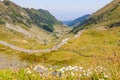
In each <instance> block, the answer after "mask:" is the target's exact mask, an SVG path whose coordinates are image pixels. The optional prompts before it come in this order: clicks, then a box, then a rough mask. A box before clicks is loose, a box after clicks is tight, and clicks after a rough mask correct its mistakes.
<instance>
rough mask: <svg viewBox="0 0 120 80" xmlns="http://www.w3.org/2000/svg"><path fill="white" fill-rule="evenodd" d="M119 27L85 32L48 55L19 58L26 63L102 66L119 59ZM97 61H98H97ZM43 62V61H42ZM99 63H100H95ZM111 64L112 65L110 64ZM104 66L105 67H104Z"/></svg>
mask: <svg viewBox="0 0 120 80" xmlns="http://www.w3.org/2000/svg"><path fill="white" fill-rule="evenodd" d="M119 31H120V27H116V28H112V29H108V30H96V29H91V30H86V31H84V32H83V34H82V35H81V36H80V37H79V38H78V39H72V40H70V41H69V42H68V43H66V44H65V45H64V46H62V47H61V48H60V49H58V50H56V51H52V52H49V53H44V54H42V55H41V54H40V55H39V56H37V57H36V58H35V56H34V55H30V56H31V57H28V55H24V56H21V58H22V59H23V60H24V59H25V60H28V61H33V60H34V59H35V60H36V61H37V60H38V61H37V62H41V59H42V61H43V60H44V59H45V63H46V64H53V65H82V66H86V67H87V66H94V65H103V64H105V63H106V62H107V60H108V61H110V62H111V60H114V62H115V63H116V62H117V61H119V58H120V41H119V40H120V32H119ZM97 59H98V60H97ZM43 62H44V61H43ZM97 62H100V63H97ZM110 64H112V63H110ZM104 66H106V65H104Z"/></svg>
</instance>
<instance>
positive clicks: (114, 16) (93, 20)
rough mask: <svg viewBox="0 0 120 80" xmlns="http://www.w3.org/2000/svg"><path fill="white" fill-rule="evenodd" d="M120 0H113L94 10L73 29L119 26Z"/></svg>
mask: <svg viewBox="0 0 120 80" xmlns="http://www.w3.org/2000/svg"><path fill="white" fill-rule="evenodd" d="M119 10H120V0H113V1H112V2H111V3H109V4H108V5H106V6H105V7H103V8H102V9H100V10H98V11H97V12H95V13H94V14H93V15H91V16H90V18H89V19H88V20H86V21H85V22H84V23H83V24H81V25H78V26H76V27H75V28H74V29H73V31H74V32H76V31H79V30H80V29H88V28H96V27H105V28H112V27H117V26H120V11H119Z"/></svg>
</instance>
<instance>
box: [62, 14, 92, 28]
mask: <svg viewBox="0 0 120 80" xmlns="http://www.w3.org/2000/svg"><path fill="white" fill-rule="evenodd" d="M89 16H90V14H86V15H84V16H82V17H79V18H77V19H75V20H71V21H62V22H63V24H65V25H67V26H76V25H77V24H80V23H83V22H84V21H85V20H86V19H87V18H88V17H89Z"/></svg>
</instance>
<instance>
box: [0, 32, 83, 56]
mask: <svg viewBox="0 0 120 80" xmlns="http://www.w3.org/2000/svg"><path fill="white" fill-rule="evenodd" d="M83 31H84V30H81V31H80V32H78V34H76V35H75V36H74V37H73V38H65V39H63V40H62V41H61V42H60V43H59V44H57V45H55V46H53V47H52V48H49V49H44V50H26V49H24V48H19V47H17V46H14V45H12V44H9V43H7V42H5V41H2V40H0V44H1V45H4V46H7V47H9V48H11V49H13V50H17V51H20V52H25V53H29V54H31V53H40V52H51V51H54V50H57V49H58V48H60V47H61V46H63V45H64V44H65V43H67V42H68V41H69V40H71V39H74V38H78V37H79V36H80V35H81V34H82V32H83Z"/></svg>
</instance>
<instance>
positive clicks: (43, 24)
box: [0, 0, 60, 32]
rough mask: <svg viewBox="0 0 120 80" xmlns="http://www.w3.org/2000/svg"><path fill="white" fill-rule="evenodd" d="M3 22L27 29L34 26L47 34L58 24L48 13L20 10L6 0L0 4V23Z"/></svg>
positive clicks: (20, 8)
mask: <svg viewBox="0 0 120 80" xmlns="http://www.w3.org/2000/svg"><path fill="white" fill-rule="evenodd" d="M5 22H11V23H14V24H17V23H21V24H24V25H25V26H27V27H30V26H32V25H36V26H38V27H40V28H42V29H45V30H47V31H49V32H53V30H54V28H53V26H54V25H55V24H60V22H59V21H57V19H56V18H55V17H54V16H52V15H51V14H50V13H49V12H48V11H45V10H42V9H39V10H35V9H26V8H22V7H20V6H18V5H16V4H14V3H12V2H11V1H8V0H4V1H3V2H0V23H1V24H4V23H5Z"/></svg>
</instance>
